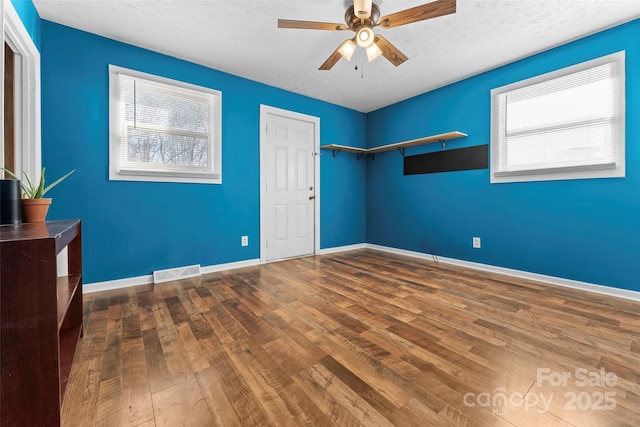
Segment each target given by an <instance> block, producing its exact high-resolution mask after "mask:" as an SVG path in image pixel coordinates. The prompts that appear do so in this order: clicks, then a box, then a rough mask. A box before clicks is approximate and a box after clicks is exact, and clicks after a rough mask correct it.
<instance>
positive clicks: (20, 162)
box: [0, 1, 42, 177]
mask: <svg viewBox="0 0 640 427" xmlns="http://www.w3.org/2000/svg"><path fill="white" fill-rule="evenodd" d="M2 6H3V8H4V10H3V11H2V16H4V19H3V29H2V35H3V40H2V41H3V42H6V43H7V44H8V45H9V46H10V47H11V48H12V49H13V51H14V52H15V53H16V58H15V59H16V70H15V79H16V81H15V90H16V94H15V112H14V117H15V141H16V153H15V155H16V170H15V171H14V172H15V173H16V175H18V176H19V177H21V176H23V174H24V175H27V176H29V177H39V176H40V170H41V165H42V147H41V139H40V138H41V136H40V135H41V118H40V117H41V116H40V108H41V107H40V52H39V51H38V48H37V47H36V45H35V43H34V42H33V40H32V39H31V36H30V35H29V33H28V32H27V29H26V28H25V27H24V24H23V23H22V20H21V19H20V17H19V16H18V13H17V12H16V10H15V8H14V7H13V5H12V4H11V2H10V1H4V2H2ZM2 45H3V46H4V43H3V44H2ZM0 65H1V67H0V69H1V70H2V71H1V75H2V81H4V55H2V59H1V61H0ZM0 94H1V95H2V99H4V85H0ZM0 111H1V114H0V134H2V135H4V108H0ZM3 148H4V147H3V144H0V150H2V149H3ZM0 154H3V153H0ZM0 158H4V156H0Z"/></svg>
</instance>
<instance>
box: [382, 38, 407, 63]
mask: <svg viewBox="0 0 640 427" xmlns="http://www.w3.org/2000/svg"><path fill="white" fill-rule="evenodd" d="M374 43H375V44H376V46H378V47H379V48H380V50H381V51H382V56H384V57H385V58H387V60H388V61H389V62H391V63H392V64H393V65H395V66H396V67H397V66H398V65H400V64H402V63H403V62H404V61H406V60H407V59H409V58H408V57H407V56H406V55H405V54H404V53H402V52H400V49H398V48H397V47H395V46H394V45H392V44H391V42H390V41H389V40H387V39H385V38H384V37H382V36H381V35H380V34H376V38H375V39H374Z"/></svg>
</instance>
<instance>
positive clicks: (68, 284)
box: [56, 274, 82, 330]
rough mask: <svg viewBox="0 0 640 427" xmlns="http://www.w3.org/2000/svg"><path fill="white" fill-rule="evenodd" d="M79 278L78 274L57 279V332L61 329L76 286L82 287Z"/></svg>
mask: <svg viewBox="0 0 640 427" xmlns="http://www.w3.org/2000/svg"><path fill="white" fill-rule="evenodd" d="M81 278H82V276H81V275H80V274H70V275H68V276H61V277H58V280H57V283H56V288H57V293H58V330H60V328H61V327H62V322H63V321H64V318H65V316H66V314H67V310H68V309H69V306H70V305H71V300H72V299H73V296H74V294H75V292H76V290H77V289H78V286H82V285H81Z"/></svg>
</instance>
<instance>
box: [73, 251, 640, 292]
mask: <svg viewBox="0 0 640 427" xmlns="http://www.w3.org/2000/svg"><path fill="white" fill-rule="evenodd" d="M356 249H373V250H377V251H381V252H388V253H393V254H397V255H405V256H410V257H413V258H420V259H425V260H429V261H433V255H431V254H426V253H423V252H415V251H408V250H406V249H398V248H392V247H389V246H380V245H374V244H370V243H360V244H355V245H347V246H337V247H333V248H325V249H321V250H320V252H319V253H318V255H329V254H334V253H339V252H346V251H352V250H356ZM437 258H438V261H439V262H442V263H445V264H451V265H458V266H461V267H467V268H472V269H474V270H481V271H487V272H489V273H498V274H504V275H506V276H512V277H518V278H521V279H528V280H535V281H538V282H544V283H549V284H551V285H556V286H564V287H566V288H573V289H578V290H581V291H586V292H592V293H597V294H602V295H608V296H612V297H617V298H624V299H628V300H632V301H640V292H638V291H631V290H628V289H620V288H614V287H611V286H604V285H596V284H593V283H587V282H580V281H577V280H571V279H565V278H562V277H554V276H547V275H545V274H538V273H531V272H528V271H522V270H514V269H511V268H505V267H497V266H494V265H488V264H481V263H477V262H471V261H463V260H459V259H455V258H447V257H442V256H437ZM259 264H260V259H251V260H246V261H237V262H230V263H226V264H217V265H211V266H207V267H202V274H206V273H215V272H219V271H225V270H234V269H236V268H244V267H252V266H254V265H259ZM151 283H153V275H151V274H150V275H146V276H138V277H131V278H127V279H118V280H109V281H106V282H97V283H90V284H86V285H84V286H83V287H82V292H83V293H85V294H88V293H92V292H100V291H108V290H113V289H122V288H128V287H132V286H140V285H148V284H151Z"/></svg>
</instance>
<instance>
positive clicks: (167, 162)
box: [110, 67, 221, 183]
mask: <svg viewBox="0 0 640 427" xmlns="http://www.w3.org/2000/svg"><path fill="white" fill-rule="evenodd" d="M110 72H111V79H110V81H111V85H112V88H111V91H112V96H111V102H112V103H114V104H115V105H112V110H111V132H112V142H111V149H112V151H113V152H112V153H111V163H112V164H111V170H110V177H111V179H125V180H130V179H133V180H154V181H180V182H183V181H188V182H213V183H218V182H220V177H221V171H220V165H221V161H220V160H221V159H220V153H221V149H220V98H221V97H220V93H219V92H217V91H213V90H211V89H208V88H201V87H197V86H193V85H187V84H184V83H180V82H174V81H170V80H168V79H164V78H160V77H156V76H149V75H142V73H138V72H134V71H131V70H125V69H120V68H118V67H112V68H111V69H110ZM151 178H152V179H151Z"/></svg>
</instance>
